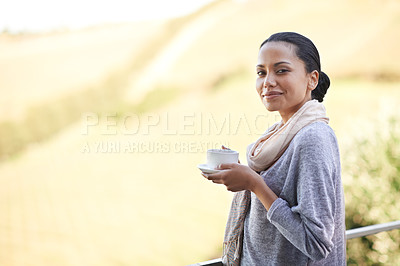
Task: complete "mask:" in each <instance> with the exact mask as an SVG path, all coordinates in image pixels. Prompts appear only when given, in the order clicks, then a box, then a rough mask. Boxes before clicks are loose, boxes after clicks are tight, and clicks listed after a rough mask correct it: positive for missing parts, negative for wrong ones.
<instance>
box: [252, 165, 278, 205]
mask: <svg viewBox="0 0 400 266" xmlns="http://www.w3.org/2000/svg"><path fill="white" fill-rule="evenodd" d="M254 174H255V176H254V179H253V182H252V185H251V189H250V190H251V191H252V192H253V193H254V194H256V196H257V198H258V199H259V200H260V201H261V202H262V204H263V205H264V207H265V208H266V209H267V210H269V208H270V207H271V205H272V203H274V201H275V200H276V199H277V198H278V196H277V195H276V194H275V193H274V192H273V191H272V190H271V189H270V188H269V187H268V185H267V184H266V183H265V182H264V179H263V178H262V177H261V176H260V175H259V174H257V173H255V172H254Z"/></svg>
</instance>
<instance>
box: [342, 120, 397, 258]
mask: <svg viewBox="0 0 400 266" xmlns="http://www.w3.org/2000/svg"><path fill="white" fill-rule="evenodd" d="M376 125H377V127H376V131H375V132H373V133H374V134H373V135H372V136H370V137H364V138H361V139H358V140H356V141H354V143H353V144H354V145H352V147H351V150H348V151H347V152H345V153H344V158H346V160H343V164H344V165H343V176H344V180H345V181H346V182H345V185H344V187H345V188H344V189H345V196H346V228H347V229H352V228H357V227H361V226H367V225H372V224H378V223H385V222H390V221H394V220H398V219H399V217H400V216H399V210H400V201H399V199H400V119H399V118H395V117H392V118H390V119H388V120H386V121H383V122H381V123H377V124H376ZM347 263H348V265H400V230H393V231H389V232H383V233H379V234H376V235H372V236H368V237H362V238H357V239H353V240H350V241H348V242H347Z"/></svg>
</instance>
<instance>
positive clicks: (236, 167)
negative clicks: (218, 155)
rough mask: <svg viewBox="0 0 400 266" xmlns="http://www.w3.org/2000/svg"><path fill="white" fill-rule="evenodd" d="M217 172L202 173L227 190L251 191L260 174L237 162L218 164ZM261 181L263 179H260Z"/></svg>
mask: <svg viewBox="0 0 400 266" xmlns="http://www.w3.org/2000/svg"><path fill="white" fill-rule="evenodd" d="M217 169H218V170H222V171H219V172H218V173H214V174H205V173H202V175H203V176H204V177H205V178H207V179H208V180H211V181H212V182H214V183H216V184H223V185H225V186H226V188H227V189H228V190H229V191H233V192H237V191H241V190H250V191H252V190H253V188H254V186H255V184H256V183H257V182H258V181H260V179H261V176H260V175H258V174H257V173H256V172H254V171H253V170H252V169H251V168H250V167H248V166H246V165H242V164H238V163H225V164H220V165H219V167H218V168H217ZM262 181H263V180H262Z"/></svg>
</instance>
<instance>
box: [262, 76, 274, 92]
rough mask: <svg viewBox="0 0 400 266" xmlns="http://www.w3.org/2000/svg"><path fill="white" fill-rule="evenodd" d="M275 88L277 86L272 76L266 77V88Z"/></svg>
mask: <svg viewBox="0 0 400 266" xmlns="http://www.w3.org/2000/svg"><path fill="white" fill-rule="evenodd" d="M274 86H276V82H275V79H274V77H273V76H272V75H267V76H265V79H264V88H266V89H268V88H269V87H274Z"/></svg>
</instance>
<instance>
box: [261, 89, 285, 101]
mask: <svg viewBox="0 0 400 266" xmlns="http://www.w3.org/2000/svg"><path fill="white" fill-rule="evenodd" d="M282 94H283V92H279V91H269V92H267V93H265V94H263V97H264V98H266V99H267V100H269V99H274V98H276V97H279V96H281V95H282Z"/></svg>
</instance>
